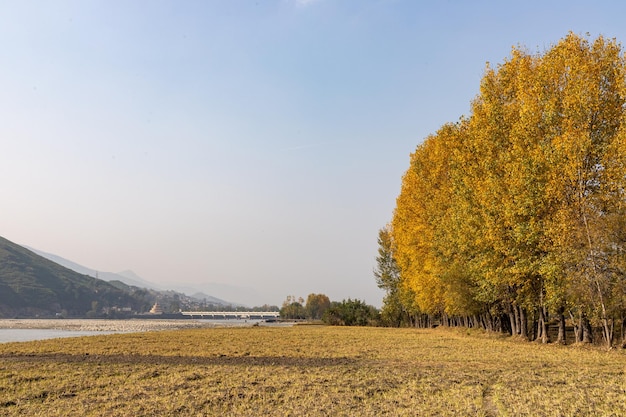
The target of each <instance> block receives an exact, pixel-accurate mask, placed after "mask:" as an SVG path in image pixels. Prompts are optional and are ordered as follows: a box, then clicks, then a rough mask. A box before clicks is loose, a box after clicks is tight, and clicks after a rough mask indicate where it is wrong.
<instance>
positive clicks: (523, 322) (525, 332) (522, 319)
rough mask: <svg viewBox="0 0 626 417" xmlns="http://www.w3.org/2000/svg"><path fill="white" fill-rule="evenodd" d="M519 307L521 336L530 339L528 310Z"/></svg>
mask: <svg viewBox="0 0 626 417" xmlns="http://www.w3.org/2000/svg"><path fill="white" fill-rule="evenodd" d="M518 308H519V327H520V336H522V338H524V339H528V328H527V325H526V311H525V310H524V309H523V308H521V307H518Z"/></svg>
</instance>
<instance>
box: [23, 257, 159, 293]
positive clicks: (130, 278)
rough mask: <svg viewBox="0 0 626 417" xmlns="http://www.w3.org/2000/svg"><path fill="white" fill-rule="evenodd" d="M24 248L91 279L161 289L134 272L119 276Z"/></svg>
mask: <svg viewBox="0 0 626 417" xmlns="http://www.w3.org/2000/svg"><path fill="white" fill-rule="evenodd" d="M24 247H25V248H27V249H29V250H31V251H33V252H35V253H36V254H37V255H40V256H43V257H44V258H46V259H49V260H51V261H52V262H55V263H57V264H59V265H61V266H64V267H66V268H68V269H71V270H72V271H76V272H78V273H79V274H83V275H89V276H90V277H94V278H100V279H103V280H105V281H122V282H123V283H125V284H128V285H134V286H135V287H139V288H150V289H153V290H159V289H161V288H159V287H158V286H156V285H155V284H153V283H151V282H148V281H146V280H144V279H142V278H141V277H140V276H138V275H137V274H135V273H134V272H133V271H122V272H119V273H117V274H116V273H113V272H103V271H98V270H95V269H93V268H88V267H86V266H83V265H79V264H77V263H76V262H73V261H70V260H68V259H65V258H63V257H61V256H59V255H55V254H52V253H48V252H44V251H42V250H39V249H35V248H32V247H30V246H24Z"/></svg>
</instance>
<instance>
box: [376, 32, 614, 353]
mask: <svg viewBox="0 0 626 417" xmlns="http://www.w3.org/2000/svg"><path fill="white" fill-rule="evenodd" d="M625 75H626V61H625V59H624V54H623V51H622V47H621V45H620V44H619V43H617V42H616V40H610V39H605V38H604V37H602V36H600V37H598V38H596V39H595V40H590V39H589V35H587V36H586V37H583V36H579V35H576V34H573V33H569V34H568V35H567V36H566V37H565V38H563V39H561V40H560V41H559V42H558V43H557V44H555V45H553V46H552V47H550V48H549V49H547V50H546V51H544V52H537V53H531V52H529V51H527V50H526V49H525V48H523V47H514V48H513V49H512V52H511V55H510V56H509V57H508V58H507V59H506V60H505V61H504V62H503V63H502V64H499V65H497V66H496V67H495V68H494V67H492V66H491V65H489V64H487V67H486V69H485V72H484V75H483V77H482V80H481V83H480V90H479V91H480V92H479V94H478V95H477V97H476V98H475V99H474V100H473V101H472V103H471V111H470V115H469V116H466V117H462V118H461V119H460V120H459V121H457V122H455V123H449V124H446V125H444V126H442V127H441V128H440V129H439V130H438V131H437V132H436V133H434V134H432V135H430V136H429V137H428V138H426V139H425V140H424V142H423V143H422V144H420V145H419V146H418V147H417V148H416V150H415V152H414V153H412V154H411V159H410V166H409V168H408V170H407V171H406V173H405V174H404V176H403V178H402V186H401V191H400V194H399V196H398V198H397V201H396V207H395V210H394V214H393V218H392V220H391V222H390V224H389V225H387V226H386V227H385V228H383V229H382V230H380V232H379V239H378V242H379V256H378V259H377V261H378V262H377V268H376V270H375V275H376V279H377V282H378V285H379V286H380V287H381V288H383V289H385V291H386V296H385V299H384V306H383V308H382V311H381V317H382V320H383V321H384V322H386V323H387V324H390V325H413V326H430V325H433V324H434V323H437V324H443V325H463V326H469V327H482V328H484V329H488V330H493V331H500V332H508V333H510V334H512V335H519V336H521V337H523V338H528V339H536V340H539V341H542V342H549V341H550V340H551V338H553V339H555V340H556V341H558V342H560V343H565V329H566V325H567V326H568V327H570V326H571V327H573V330H574V335H575V340H576V341H577V342H592V341H593V338H594V336H595V337H596V338H598V337H599V336H600V335H601V338H602V340H603V341H604V342H605V343H606V344H607V346H609V347H610V346H613V344H614V341H615V339H616V332H617V333H618V335H619V336H620V337H621V341H622V343H626V279H625V277H626V194H625V192H626V124H625V123H624V122H625V117H626V107H625V103H626V102H625V97H626V77H625ZM552 323H553V324H554V325H555V327H556V328H558V332H555V333H556V335H554V336H551V334H550V332H548V326H549V324H552ZM594 329H597V331H595V332H594Z"/></svg>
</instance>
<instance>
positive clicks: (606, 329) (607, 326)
mask: <svg viewBox="0 0 626 417" xmlns="http://www.w3.org/2000/svg"><path fill="white" fill-rule="evenodd" d="M613 323H614V320H613V319H607V318H603V319H602V331H603V334H604V341H605V342H606V347H607V349H611V348H612V347H613V329H614V326H615V325H614V324H613Z"/></svg>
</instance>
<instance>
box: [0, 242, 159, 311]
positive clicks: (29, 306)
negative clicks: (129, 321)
mask: <svg viewBox="0 0 626 417" xmlns="http://www.w3.org/2000/svg"><path fill="white" fill-rule="evenodd" d="M142 298H143V297H136V296H134V295H133V294H132V292H131V291H128V290H126V291H125V290H124V289H121V288H116V287H115V286H113V285H112V284H110V283H108V282H106V281H103V280H99V279H96V278H92V277H90V276H87V275H81V274H79V273H77V272H74V271H72V270H70V269H67V268H65V267H63V266H61V265H58V264H56V263H54V262H52V261H49V260H47V259H45V258H43V257H41V256H39V255H37V254H35V253H33V252H31V251H30V250H28V249H26V248H23V247H22V246H19V245H17V244H15V243H12V242H10V241H8V240H6V239H4V238H2V237H0V317H15V316H20V317H21V316H55V315H57V314H61V315H64V316H84V315H88V314H91V315H94V316H97V315H101V314H102V312H107V311H109V312H110V311H118V310H121V309H124V308H125V309H126V310H128V309H129V308H130V309H132V310H133V311H144V310H145V309H146V305H145V304H146V300H144V299H142ZM148 304H149V301H148Z"/></svg>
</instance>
